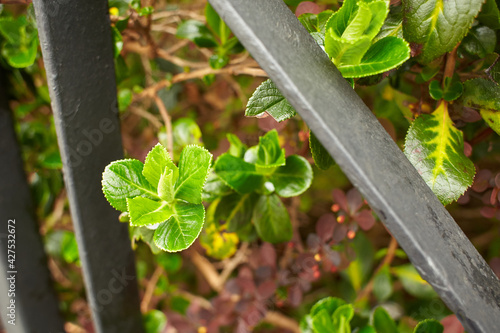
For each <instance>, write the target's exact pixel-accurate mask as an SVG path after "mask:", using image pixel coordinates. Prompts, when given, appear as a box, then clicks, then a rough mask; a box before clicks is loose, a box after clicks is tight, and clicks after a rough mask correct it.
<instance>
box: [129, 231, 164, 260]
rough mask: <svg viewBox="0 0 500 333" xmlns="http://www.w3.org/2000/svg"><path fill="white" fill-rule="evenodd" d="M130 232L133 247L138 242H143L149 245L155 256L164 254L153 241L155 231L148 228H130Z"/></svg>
mask: <svg viewBox="0 0 500 333" xmlns="http://www.w3.org/2000/svg"><path fill="white" fill-rule="evenodd" d="M129 231H130V239H131V240H132V244H133V245H134V244H135V242H136V241H139V240H142V241H143V242H144V243H146V244H148V246H149V248H150V249H151V252H152V253H153V254H159V253H162V252H163V251H162V250H161V249H160V248H158V246H156V244H155V242H154V240H153V238H154V233H155V230H152V229H148V228H147V227H133V226H129Z"/></svg>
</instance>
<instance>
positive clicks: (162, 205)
mask: <svg viewBox="0 0 500 333" xmlns="http://www.w3.org/2000/svg"><path fill="white" fill-rule="evenodd" d="M127 207H128V211H129V214H130V225H132V226H134V227H143V226H148V225H154V224H158V223H162V222H165V221H166V220H168V219H169V218H170V216H172V213H173V212H172V210H171V209H170V207H169V206H168V204H167V203H166V202H160V201H154V200H151V199H148V198H144V197H135V198H133V199H130V198H127Z"/></svg>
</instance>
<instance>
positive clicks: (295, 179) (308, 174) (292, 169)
mask: <svg viewBox="0 0 500 333" xmlns="http://www.w3.org/2000/svg"><path fill="white" fill-rule="evenodd" d="M312 179H313V172H312V168H311V165H310V164H309V162H307V160H306V159H305V158H303V157H302V156H298V155H291V156H288V157H287V159H286V164H285V165H283V166H281V167H279V168H277V169H276V170H275V171H274V172H273V174H272V175H271V177H270V178H269V180H270V181H271V183H273V185H274V188H275V191H276V193H278V195H279V196H281V197H285V198H288V197H295V196H297V195H300V194H302V193H304V192H305V191H306V190H307V189H308V188H309V186H311V183H312Z"/></svg>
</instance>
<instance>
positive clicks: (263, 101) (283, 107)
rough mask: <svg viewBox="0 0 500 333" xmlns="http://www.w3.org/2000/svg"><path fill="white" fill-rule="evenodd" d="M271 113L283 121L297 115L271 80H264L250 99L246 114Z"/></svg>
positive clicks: (276, 118)
mask: <svg viewBox="0 0 500 333" xmlns="http://www.w3.org/2000/svg"><path fill="white" fill-rule="evenodd" d="M264 112H267V113H269V114H270V115H271V116H272V117H273V118H274V119H275V120H276V121H278V122H281V121H284V120H287V119H289V118H291V117H293V116H295V114H296V111H295V109H294V108H293V106H292V105H291V104H290V103H288V101H287V100H286V98H285V97H284V96H283V95H282V94H281V92H280V91H279V89H278V88H277V87H276V85H275V84H274V83H273V81H271V80H266V81H264V82H263V83H262V84H261V85H260V86H258V87H257V89H255V91H254V93H253V95H252V97H250V99H249V100H248V103H247V108H246V110H245V116H259V115H261V114H262V113H264Z"/></svg>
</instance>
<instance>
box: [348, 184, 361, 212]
mask: <svg viewBox="0 0 500 333" xmlns="http://www.w3.org/2000/svg"><path fill="white" fill-rule="evenodd" d="M346 199H347V206H348V207H349V211H348V212H349V213H350V215H351V216H352V215H354V214H355V213H356V212H357V211H358V209H360V208H361V206H363V197H362V196H361V193H359V191H358V190H357V189H356V188H352V189H350V190H349V191H348V192H347V194H346Z"/></svg>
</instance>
